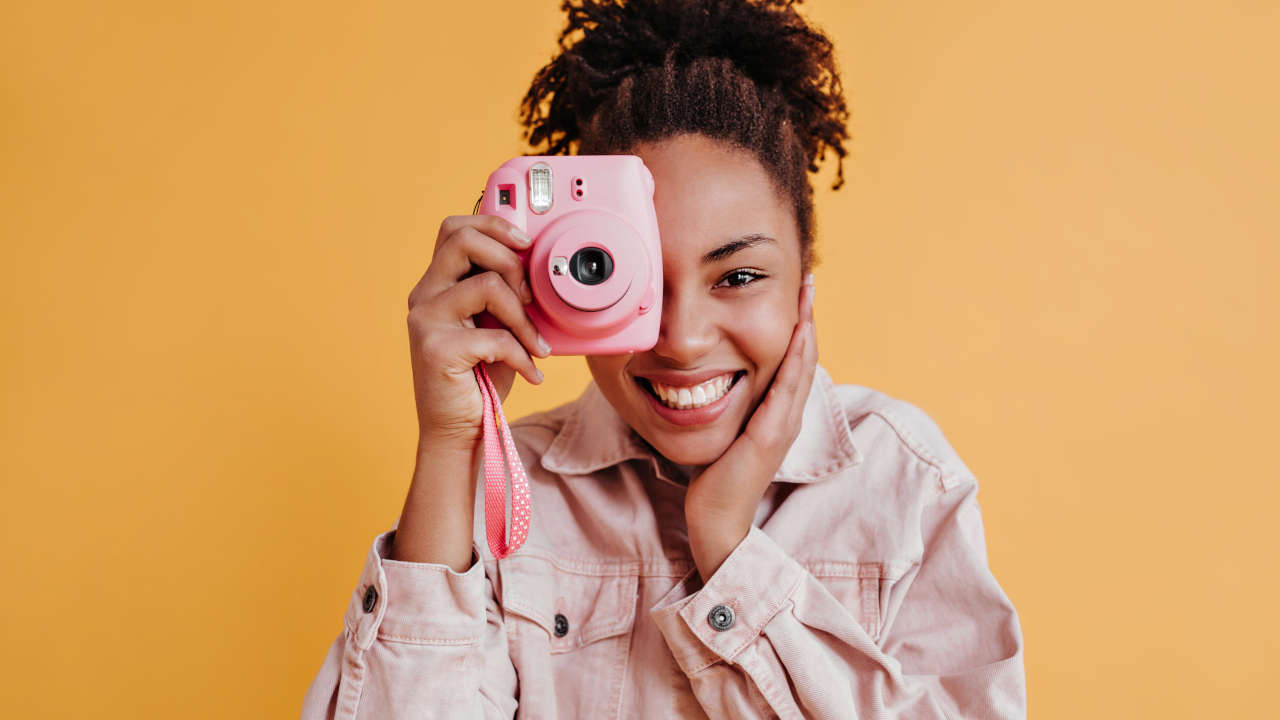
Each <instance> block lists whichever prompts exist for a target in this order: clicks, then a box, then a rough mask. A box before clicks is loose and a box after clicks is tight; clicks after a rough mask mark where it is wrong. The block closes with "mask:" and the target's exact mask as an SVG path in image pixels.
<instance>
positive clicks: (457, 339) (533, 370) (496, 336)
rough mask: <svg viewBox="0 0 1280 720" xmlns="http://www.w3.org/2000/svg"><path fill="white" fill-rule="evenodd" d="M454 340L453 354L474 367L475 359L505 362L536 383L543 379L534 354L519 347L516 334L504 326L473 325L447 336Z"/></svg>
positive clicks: (488, 362)
mask: <svg viewBox="0 0 1280 720" xmlns="http://www.w3.org/2000/svg"><path fill="white" fill-rule="evenodd" d="M447 341H448V342H451V343H453V344H455V347H457V352H456V354H455V357H457V358H458V359H460V360H461V361H462V362H463V363H465V366H466V367H474V366H475V364H476V363H480V362H483V363H486V364H489V365H493V364H496V363H504V364H506V365H507V366H508V367H511V368H512V369H514V370H515V371H516V372H518V373H520V374H521V375H522V376H524V379H525V380H528V381H529V382H531V383H533V384H534V385H537V384H539V383H541V382H542V371H540V370H538V368H537V367H536V366H535V365H534V364H533V358H531V357H529V353H528V352H526V351H525V349H524V348H523V347H521V345H520V343H519V342H518V341H517V340H516V338H515V336H514V335H512V334H511V333H510V332H507V331H506V330H498V329H491V328H475V329H467V330H458V331H456V332H454V333H451V334H450V335H449V336H447Z"/></svg>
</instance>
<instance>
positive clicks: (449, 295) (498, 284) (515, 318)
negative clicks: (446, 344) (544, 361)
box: [439, 271, 551, 357]
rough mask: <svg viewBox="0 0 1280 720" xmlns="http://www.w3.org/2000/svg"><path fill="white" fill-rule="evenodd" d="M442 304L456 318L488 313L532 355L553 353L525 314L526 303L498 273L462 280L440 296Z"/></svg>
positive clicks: (486, 273)
mask: <svg viewBox="0 0 1280 720" xmlns="http://www.w3.org/2000/svg"><path fill="white" fill-rule="evenodd" d="M439 305H440V306H442V307H444V308H447V310H446V311H445V312H447V313H448V315H449V316H450V317H451V318H453V319H462V318H470V317H471V316H472V315H476V314H478V313H481V312H488V313H489V314H490V315H492V316H493V317H495V318H496V319H497V320H498V322H500V323H502V324H503V325H505V326H506V327H507V328H508V330H509V331H510V333H511V334H512V335H514V336H515V337H516V338H518V339H519V341H520V343H521V344H523V345H524V347H525V348H526V349H527V350H528V352H529V353H530V354H533V355H537V356H538V357H547V356H548V355H550V354H551V348H550V346H548V345H547V342H546V340H544V339H543V337H542V336H541V335H540V334H539V333H538V329H537V328H536V327H534V325H533V321H532V320H530V319H529V315H528V313H526V312H525V309H524V303H523V302H521V300H520V298H518V297H516V294H515V293H514V292H512V291H511V287H510V286H509V285H507V283H506V281H505V280H504V279H503V278H502V276H501V275H499V274H498V273H496V272H493V271H490V272H484V273H481V274H479V275H472V276H471V277H469V278H466V279H464V280H462V281H461V282H459V283H457V284H456V285H454V286H453V287H451V288H449V289H448V290H446V291H445V292H444V293H443V294H442V295H441V296H440V303H439ZM503 332H506V331H503Z"/></svg>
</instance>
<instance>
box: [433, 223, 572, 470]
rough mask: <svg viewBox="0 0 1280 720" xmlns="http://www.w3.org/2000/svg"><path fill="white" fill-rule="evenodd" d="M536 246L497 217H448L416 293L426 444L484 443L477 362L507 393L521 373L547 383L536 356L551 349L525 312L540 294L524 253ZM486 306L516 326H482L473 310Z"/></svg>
mask: <svg viewBox="0 0 1280 720" xmlns="http://www.w3.org/2000/svg"><path fill="white" fill-rule="evenodd" d="M530 244H531V240H530V239H529V238H528V236H527V235H525V234H524V233H523V232H521V231H520V229H519V228H517V227H516V226H515V225H513V224H512V223H510V222H508V221H506V220H503V219H502V218H499V217H495V216H492V215H453V216H450V217H447V218H445V219H444V222H442V223H440V232H439V234H438V235H437V236H436V245H435V251H434V254H433V255H432V258H431V264H430V265H429V266H428V267H427V270H426V272H425V273H424V274H423V275H422V279H420V280H419V281H418V284H417V285H415V286H414V288H413V291H412V292H410V293H409V319H408V323H409V349H410V358H411V361H412V364H413V386H414V395H415V398H416V402H417V407H418V432H419V443H424V442H425V443H428V444H430V445H433V446H441V445H444V446H452V447H457V448H459V449H463V448H467V449H469V448H474V447H475V446H476V443H477V442H478V441H479V439H480V434H481V424H480V423H481V415H482V413H483V409H484V406H483V400H482V399H481V397H480V388H479V386H478V385H477V383H476V376H475V373H474V370H473V369H472V368H474V367H475V365H476V363H479V362H483V363H485V364H486V369H487V371H488V373H489V377H490V378H491V379H492V380H493V384H494V385H495V386H496V387H497V389H498V392H499V394H500V395H501V397H502V399H505V398H506V397H507V394H508V393H509V392H510V391H511V385H512V382H514V380H515V373H516V372H519V373H520V374H521V375H523V376H524V377H525V379H527V380H528V381H529V382H531V383H534V384H538V383H541V382H542V373H541V372H540V371H539V370H538V369H537V367H535V366H534V364H533V358H532V357H530V356H531V355H536V356H538V357H547V355H549V354H550V348H548V347H547V346H546V345H545V341H544V340H543V339H542V337H541V336H540V335H539V334H538V331H537V328H535V327H534V325H533V322H532V321H531V320H530V319H529V316H528V315H527V314H526V313H525V309H524V306H525V304H526V303H529V302H532V301H533V295H532V294H531V292H530V290H529V286H528V284H527V283H526V281H525V276H524V266H523V265H522V263H521V262H520V257H519V255H517V254H516V252H517V251H520V250H525V249H527V248H528V247H529V245H530ZM481 311H488V312H489V313H490V314H491V315H493V316H494V317H495V318H497V320H498V321H499V322H501V323H502V324H503V325H505V326H506V327H507V328H508V329H490V328H478V327H476V325H475V321H474V320H473V319H472V316H473V315H476V314H478V313H480V312H481ZM540 343H542V344H541V346H540Z"/></svg>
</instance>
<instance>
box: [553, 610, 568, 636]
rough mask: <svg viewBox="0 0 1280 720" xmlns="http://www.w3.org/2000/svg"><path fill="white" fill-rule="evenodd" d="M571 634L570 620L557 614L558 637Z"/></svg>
mask: <svg viewBox="0 0 1280 720" xmlns="http://www.w3.org/2000/svg"><path fill="white" fill-rule="evenodd" d="M568 634H569V618H567V617H565V616H564V615H561V614H560V613H556V637H564V636H565V635H568Z"/></svg>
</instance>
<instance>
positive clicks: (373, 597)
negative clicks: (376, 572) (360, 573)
mask: <svg viewBox="0 0 1280 720" xmlns="http://www.w3.org/2000/svg"><path fill="white" fill-rule="evenodd" d="M377 604H378V591H377V589H376V588H374V587H373V586H372V585H370V586H369V587H368V588H366V589H365V591H364V611H365V612H367V613H371V612H373V608H374V606H375V605H377Z"/></svg>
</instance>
